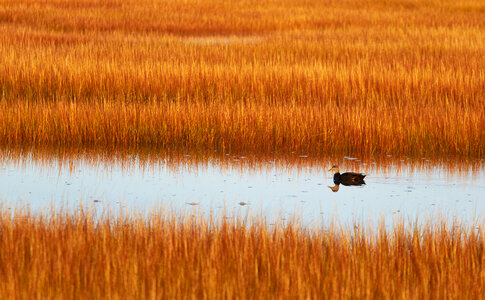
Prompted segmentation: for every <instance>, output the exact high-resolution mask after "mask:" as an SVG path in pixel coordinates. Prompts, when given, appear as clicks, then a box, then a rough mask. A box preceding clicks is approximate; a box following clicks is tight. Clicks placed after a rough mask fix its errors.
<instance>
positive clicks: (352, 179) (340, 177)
mask: <svg viewBox="0 0 485 300" xmlns="http://www.w3.org/2000/svg"><path fill="white" fill-rule="evenodd" d="M328 171H329V172H335V174H334V175H333V183H335V186H329V188H330V189H331V190H332V192H338V190H339V187H340V184H343V185H347V186H349V185H357V186H360V185H363V184H365V181H364V177H365V176H366V175H365V174H361V173H353V172H346V173H343V174H340V170H339V168H338V166H333V167H332V168H331V169H330V170H328Z"/></svg>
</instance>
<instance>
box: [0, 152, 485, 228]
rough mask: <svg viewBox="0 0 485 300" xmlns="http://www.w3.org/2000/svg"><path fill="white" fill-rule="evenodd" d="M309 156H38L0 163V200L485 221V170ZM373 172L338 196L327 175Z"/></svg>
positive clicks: (350, 218)
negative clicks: (142, 158)
mask: <svg viewBox="0 0 485 300" xmlns="http://www.w3.org/2000/svg"><path fill="white" fill-rule="evenodd" d="M307 160H308V159H307V157H306V156H305V155H299V156H297V158H296V159H295V160H293V161H286V160H285V161H279V160H277V159H276V160H259V161H256V162H255V161H254V160H253V159H252V158H248V157H232V156H228V157H225V158H221V159H214V158H212V159H206V160H197V159H193V158H191V157H190V156H189V155H187V156H182V158H178V159H177V160H176V161H173V160H170V159H166V158H165V159H164V158H161V159H158V160H155V161H152V162H151V163H142V162H140V161H139V160H138V159H136V158H132V159H131V160H129V161H121V162H120V161H109V160H105V159H103V160H97V159H94V160H93V159H92V158H89V159H88V158H82V157H81V158H79V159H76V160H74V159H70V160H68V162H67V163H66V161H62V160H56V159H51V160H49V161H45V160H42V159H36V158H33V157H28V156H27V157H22V158H20V159H2V160H0V200H1V201H2V202H3V203H4V204H5V205H6V206H7V207H9V208H11V207H19V206H20V207H24V206H28V207H29V208H31V209H32V210H33V211H42V210H45V209H48V208H50V207H52V206H53V205H55V206H56V207H59V206H70V207H77V206H78V205H79V204H80V203H81V202H82V203H83V204H84V205H91V206H94V207H97V208H103V209H106V208H109V209H112V210H116V209H119V208H120V207H121V208H123V207H124V208H129V209H130V210H136V209H139V210H149V209H150V208H153V207H157V206H162V207H168V208H172V209H174V210H176V211H180V212H186V211H192V210H197V211H198V212H202V213H203V214H208V213H209V212H210V211H212V212H221V211H225V212H226V213H229V214H240V215H247V214H248V213H252V214H256V215H257V214H262V215H263V216H265V217H267V218H268V219H271V218H274V217H275V216H277V217H278V218H282V219H285V218H290V217H292V216H295V215H297V216H299V218H300V220H301V221H302V222H303V223H305V224H311V223H319V222H329V221H330V220H332V219H336V220H338V221H340V222H342V223H347V224H351V223H353V222H354V221H356V220H357V221H364V222H369V221H370V222H377V221H378V220H380V219H384V220H385V221H386V223H392V220H393V219H395V218H396V217H400V218H402V219H404V220H411V221H412V220H414V219H415V218H416V217H419V218H426V217H429V216H435V215H437V214H442V215H444V216H446V218H457V219H459V220H461V221H464V222H473V221H474V220H476V219H477V218H483V217H484V216H485V167H484V163H483V162H481V161H480V162H475V163H473V164H472V163H461V164H458V165H449V164H442V163H441V164H433V163H431V162H429V161H428V160H425V159H423V160H422V161H421V162H419V163H416V162H409V161H406V160H403V161H401V160H397V161H392V158H389V159H388V160H387V161H386V160H384V161H379V162H375V161H371V160H369V161H366V162H364V161H360V160H359V159H357V158H353V157H343V158H342V159H331V160H328V161H326V162H325V161H324V162H322V161H320V162H318V163H313V162H311V161H307ZM336 160H338V162H339V164H340V166H341V171H342V172H345V171H346V170H352V171H362V172H365V173H367V177H366V178H365V181H366V185H363V186H343V185H340V187H339V190H338V192H333V191H332V189H330V188H329V186H334V183H333V174H332V173H330V172H328V169H329V168H330V167H331V166H332V165H333V164H334V162H335V161H336Z"/></svg>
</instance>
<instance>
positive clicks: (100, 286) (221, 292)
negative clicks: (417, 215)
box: [0, 206, 485, 299]
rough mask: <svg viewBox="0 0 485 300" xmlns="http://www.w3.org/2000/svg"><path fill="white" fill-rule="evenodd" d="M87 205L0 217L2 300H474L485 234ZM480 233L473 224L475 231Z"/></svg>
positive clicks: (454, 228) (480, 285)
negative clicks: (129, 210) (304, 223)
mask: <svg viewBox="0 0 485 300" xmlns="http://www.w3.org/2000/svg"><path fill="white" fill-rule="evenodd" d="M417 224H418V222H416V223H415V224H406V223H405V222H403V221H399V222H397V225H396V226H394V227H393V229H388V228H386V226H385V225H384V224H381V225H379V226H377V227H372V226H365V225H362V224H355V225H356V226H354V227H353V228H351V229H348V228H345V227H343V226H340V225H338V222H333V223H332V224H331V225H329V226H327V227H326V228H316V227H315V228H309V227H303V226H301V225H300V223H299V222H298V219H296V218H294V219H291V220H288V221H286V222H279V221H276V222H273V223H272V224H269V222H267V221H266V220H264V219H263V218H261V217H252V216H247V217H230V218H228V217H227V216H221V217H217V218H216V217H213V216H211V215H205V216H203V215H201V214H198V213H195V214H192V213H188V214H183V213H182V214H175V213H174V212H173V211H166V210H165V211H164V210H162V209H156V210H153V211H151V212H150V213H149V214H148V216H147V215H137V214H136V213H126V212H121V213H118V214H116V215H114V214H112V213H110V212H109V211H104V212H103V213H100V212H99V211H98V212H96V211H95V210H93V209H86V208H82V207H81V208H80V209H79V210H76V211H75V212H70V213H67V212H63V211H62V210H52V211H49V212H45V213H43V214H33V213H31V212H30V211H29V210H26V209H25V208H24V209H13V210H8V209H7V208H6V207H5V206H4V207H3V209H2V210H1V213H0V232H1V235H0V279H1V280H0V295H1V296H2V298H12V297H17V298H63V299H65V298H100V297H103V298H104V297H109V298H153V299H154V298H157V299H159V298H211V299H214V298H255V297H256V298H275V297H277V298H322V297H323V298H329V299H330V298H331V299H335V298H367V299H375V298H388V299H391V298H392V299H396V298H399V299H428V298H460V299H467V298H469V299H477V298H480V297H481V296H482V295H483V293H484V288H485V279H484V278H485V268H484V266H483V264H484V262H485V261H484V255H483V249H484V240H483V234H484V226H483V223H478V225H473V224H470V225H463V224H460V223H458V222H456V221H455V222H451V223H450V222H449V221H440V220H428V221H425V222H424V223H422V224H421V225H417ZM475 226H476V227H475Z"/></svg>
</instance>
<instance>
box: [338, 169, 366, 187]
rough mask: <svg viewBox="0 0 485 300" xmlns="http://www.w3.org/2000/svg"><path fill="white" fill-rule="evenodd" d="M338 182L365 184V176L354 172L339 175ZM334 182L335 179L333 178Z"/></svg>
mask: <svg viewBox="0 0 485 300" xmlns="http://www.w3.org/2000/svg"><path fill="white" fill-rule="evenodd" d="M339 175H340V176H339V178H338V180H339V181H340V182H341V183H343V184H365V181H364V177H365V176H366V175H364V174H360V173H354V172H346V173H343V174H339ZM334 180H335V178H334Z"/></svg>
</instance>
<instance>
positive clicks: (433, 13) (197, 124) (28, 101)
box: [0, 0, 485, 157]
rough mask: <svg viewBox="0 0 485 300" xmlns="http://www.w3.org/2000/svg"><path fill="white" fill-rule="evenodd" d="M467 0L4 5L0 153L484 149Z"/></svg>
mask: <svg viewBox="0 0 485 300" xmlns="http://www.w3.org/2000/svg"><path fill="white" fill-rule="evenodd" d="M484 28H485V8H484V6H483V4H480V3H477V2H476V1H472V0H470V1H460V2H458V3H457V2H456V1H445V0H431V1H418V0H415V1H414V0H407V1H398V0H392V1H378V0H374V1H363V0H361V1H298V0H290V1H283V0H281V1H280V0H278V1H269V2H268V1H265V2H264V3H261V2H259V1H238V2H227V1H216V0H213V1H208V2H207V1H199V0H193V1H192V0H191V1H185V2H184V3H181V2H180V3H179V2H176V1H157V0H143V1H121V0H114V1H108V2H106V1H87V0H79V1H62V0H59V1H55V0H48V1H2V2H1V3H0V32H1V35H0V145H3V146H9V145H10V146H11V145H45V144H50V145H68V146H83V145H96V146H97V147H114V148H124V147H136V146H143V147H152V148H156V149H176V150H177V149H178V150H181V149H184V150H186V149H191V150H195V151H197V150H200V149H203V150H207V149H209V150H219V151H230V152H244V153H254V154H258V153H260V154H268V153H271V152H278V153H291V152H292V151H296V152H305V153H309V154H311V155H316V156H319V155H326V154H329V153H345V154H348V153H360V154H395V155H397V154H402V155H410V156H416V157H419V156H420V155H438V156H443V157H444V156H448V155H458V156H462V157H483V155H484V152H483V151H484V149H485V134H484V132H485V106H484V105H483V91H484V90H483V87H484V86H485V71H484V70H485V50H484V49H485V30H484Z"/></svg>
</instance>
